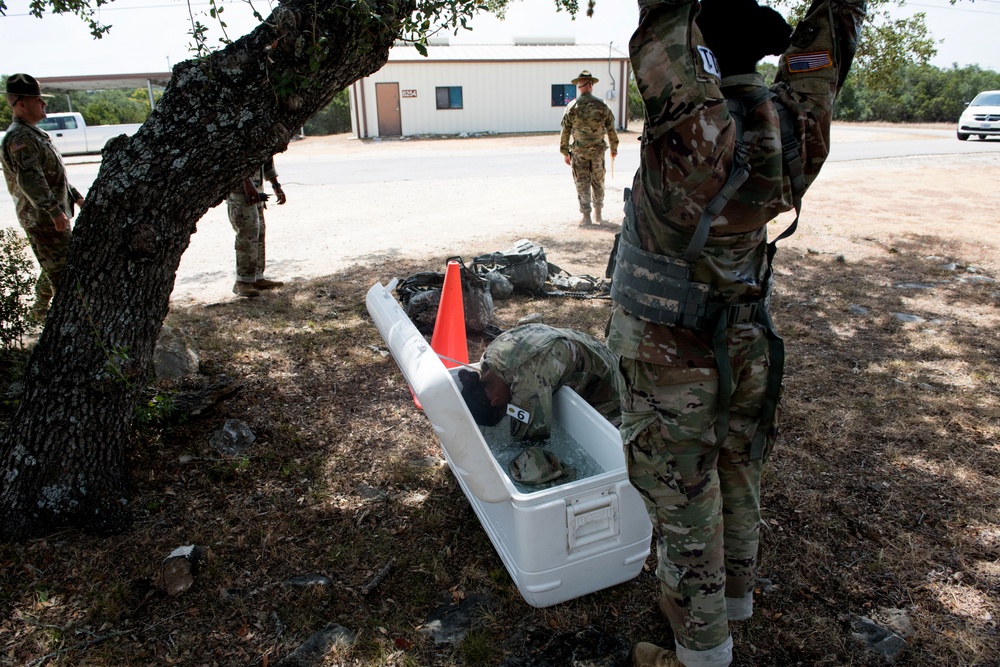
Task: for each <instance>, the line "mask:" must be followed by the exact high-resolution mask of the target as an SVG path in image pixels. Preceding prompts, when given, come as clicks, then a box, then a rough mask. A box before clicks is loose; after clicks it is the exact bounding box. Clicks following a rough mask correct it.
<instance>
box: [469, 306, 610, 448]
mask: <svg viewBox="0 0 1000 667" xmlns="http://www.w3.org/2000/svg"><path fill="white" fill-rule="evenodd" d="M479 367H480V373H481V375H477V374H476V373H474V372H472V371H467V370H461V371H459V373H458V375H459V380H460V381H461V383H462V397H463V398H464V399H465V402H466V405H468V406H469V411H470V412H471V413H472V416H473V418H474V419H475V420H476V423H477V424H480V425H481V426H496V425H497V424H498V423H499V422H500V420H501V419H503V418H504V416H505V415H510V416H511V434H512V435H513V436H514V437H515V438H520V439H523V440H537V439H543V438H548V437H549V434H550V432H551V430H552V395H553V394H554V393H555V392H556V391H557V390H558V389H559V388H560V387H562V386H568V387H570V388H571V389H573V391H575V392H576V393H578V394H579V395H580V397H581V398H583V400H585V401H587V402H588V403H589V404H590V405H592V406H593V407H594V408H595V409H596V410H597V411H598V412H600V413H601V414H602V415H604V417H605V418H606V419H608V421H611V422H612V423H615V424H617V423H618V419H619V415H620V409H621V396H622V388H623V387H622V380H621V374H620V373H619V372H618V358H617V357H615V355H614V354H612V353H611V351H610V350H608V348H607V346H606V345H605V344H604V343H602V342H601V341H599V340H597V339H596V338H594V337H593V336H590V335H588V334H585V333H582V332H580V331H573V330H571V329H556V328H553V327H550V326H546V325H544V324H526V325H524V326H520V327H515V328H514V329H511V330H510V331H507V332H505V333H502V334H500V335H499V336H497V338H496V340H494V341H493V342H492V343H490V345H489V347H487V348H486V351H485V352H483V358H482V361H481V363H480V366H479Z"/></svg>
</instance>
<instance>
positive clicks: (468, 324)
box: [396, 257, 494, 334]
mask: <svg viewBox="0 0 1000 667" xmlns="http://www.w3.org/2000/svg"><path fill="white" fill-rule="evenodd" d="M448 259H449V261H451V260H455V261H457V262H458V263H459V264H460V265H461V271H460V274H461V276H462V306H463V310H464V311H465V329H466V331H471V332H474V333H483V332H488V331H490V330H492V329H493V328H494V327H492V324H493V297H492V296H490V290H489V283H488V282H487V281H486V280H485V279H484V278H481V277H480V276H477V275H476V274H475V273H473V272H472V271H471V270H470V269H468V268H467V267H466V266H465V264H464V263H463V262H462V258H461V257H449V258H448ZM443 287H444V274H443V273H438V272H437V271H421V272H420V273H414V274H413V275H412V276H410V277H408V278H405V279H404V280H402V281H400V283H399V284H398V285H396V294H397V295H399V299H400V301H402V302H403V310H405V311H406V315H407V317H409V318H410V320H411V321H412V322H413V324H414V325H415V326H416V327H417V330H418V331H420V333H422V334H431V333H433V332H434V322H435V321H436V320H437V311H438V304H439V303H440V302H441V290H442V288H443Z"/></svg>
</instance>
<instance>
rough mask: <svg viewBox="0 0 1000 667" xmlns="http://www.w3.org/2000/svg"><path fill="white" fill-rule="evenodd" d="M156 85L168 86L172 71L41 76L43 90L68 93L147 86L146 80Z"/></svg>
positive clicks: (39, 79) (40, 81)
mask: <svg viewBox="0 0 1000 667" xmlns="http://www.w3.org/2000/svg"><path fill="white" fill-rule="evenodd" d="M147 81H148V82H151V83H152V84H153V85H154V86H166V85H167V82H168V81H170V72H151V73H147V74H91V75H89V76H47V77H39V78H38V83H39V85H40V86H41V87H42V90H44V91H48V92H58V93H68V92H70V91H72V90H113V89H116V88H145V87H146V82H147Z"/></svg>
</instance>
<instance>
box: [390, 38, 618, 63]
mask: <svg viewBox="0 0 1000 667" xmlns="http://www.w3.org/2000/svg"><path fill="white" fill-rule="evenodd" d="M607 59H611V60H628V56H627V55H625V54H624V53H622V52H621V51H618V50H617V49H615V48H614V47H612V46H610V45H608V44H457V45H454V46H448V45H438V44H433V43H431V44H429V45H428V46H427V56H426V57H424V56H422V55H420V53H419V52H418V51H417V49H416V47H413V46H406V45H397V46H394V47H392V49H390V50H389V62H390V63H405V62H421V63H426V62H483V61H494V62H509V61H518V60H524V61H538V60H544V61H572V60H607Z"/></svg>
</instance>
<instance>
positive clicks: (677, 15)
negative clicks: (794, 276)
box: [608, 0, 865, 365]
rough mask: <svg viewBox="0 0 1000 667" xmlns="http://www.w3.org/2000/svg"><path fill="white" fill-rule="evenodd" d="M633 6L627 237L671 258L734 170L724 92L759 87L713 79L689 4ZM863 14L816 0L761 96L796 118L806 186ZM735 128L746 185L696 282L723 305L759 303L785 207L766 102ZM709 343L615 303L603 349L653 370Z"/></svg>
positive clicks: (747, 79) (717, 223)
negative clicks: (634, 93)
mask: <svg viewBox="0 0 1000 667" xmlns="http://www.w3.org/2000/svg"><path fill="white" fill-rule="evenodd" d="M639 5H640V18H639V27H638V29H637V30H636V32H635V33H634V34H633V35H632V39H631V41H630V42H629V52H630V55H631V60H632V67H633V70H634V72H635V78H636V83H637V84H638V87H639V92H640V94H641V95H642V98H643V104H644V106H645V115H646V123H645V126H644V129H643V137H642V147H641V155H640V167H639V170H638V171H637V172H636V175H635V179H634V181H633V186H632V205H633V207H634V211H635V221H634V229H632V230H631V238H632V240H634V241H635V242H636V243H635V244H636V245H638V246H639V247H641V248H642V249H643V250H646V251H648V252H652V253H656V254H659V255H666V256H668V257H675V258H679V257H682V256H683V254H684V251H685V249H686V248H687V246H688V243H689V241H690V240H691V236H692V234H693V232H694V229H695V228H696V227H697V225H698V221H699V220H700V218H701V214H702V211H703V210H704V208H705V206H706V205H707V203H708V202H709V201H710V200H711V199H712V198H713V197H714V196H715V195H716V194H717V193H718V192H719V190H720V189H721V188H722V186H723V185H724V184H725V182H726V179H727V178H728V176H729V172H730V168H731V166H732V163H733V155H734V150H735V146H736V139H737V137H736V128H735V123H734V121H733V120H732V118H731V117H730V114H729V110H728V108H727V106H726V101H725V97H724V94H723V93H725V94H726V95H739V94H740V93H745V92H747V91H749V90H753V89H759V88H761V87H763V86H764V81H763V78H762V77H760V76H759V75H757V74H749V75H741V76H734V77H727V78H726V79H724V80H723V79H720V78H719V75H718V73H717V70H716V69H714V68H713V67H712V62H713V60H714V58H713V57H712V56H711V52H710V51H708V49H707V47H705V45H704V40H703V39H702V37H701V32H700V30H698V28H697V26H696V25H695V22H694V21H695V17H696V16H697V12H698V8H699V5H698V3H696V2H694V1H693V0H690V1H685V0H640V2H639ZM864 16H865V0H813V2H812V4H811V6H810V8H809V11H808V12H807V14H806V16H805V18H803V19H802V21H801V22H800V23H799V24H798V26H797V27H796V29H795V31H794V33H793V34H792V38H791V45H790V47H789V48H788V50H787V51H786V52H785V54H784V55H782V57H781V59H780V62H779V64H778V75H777V77H776V80H775V83H774V84H773V85H772V86H770V90H771V91H772V92H773V93H774V94H775V96H776V99H777V100H779V101H780V102H781V103H782V104H783V105H784V106H785V107H786V108H787V109H788V110H789V111H790V113H791V116H792V117H793V118H794V119H795V129H796V131H797V133H798V139H799V147H800V155H801V158H802V163H803V170H804V176H805V182H806V186H807V187H808V186H809V185H810V184H811V183H812V182H813V180H814V179H815V178H816V176H817V174H818V173H819V170H820V168H821V167H822V166H823V163H824V162H825V160H826V158H827V156H828V154H829V146H830V124H831V120H832V113H833V103H834V100H835V98H836V95H837V92H838V87H839V86H840V85H842V83H843V80H844V77H845V76H846V75H847V71H848V69H849V68H850V64H851V61H852V59H853V56H854V52H855V50H856V48H857V39H858V35H859V34H860V31H861V24H862V21H863V19H864ZM706 54H707V55H706ZM743 129H744V133H743V136H744V139H745V140H746V142H747V148H748V158H747V161H748V163H749V166H750V177H749V179H748V180H747V181H746V183H744V184H743V186H742V187H741V188H740V189H739V190H738V191H737V193H736V195H735V196H734V197H732V198H731V199H730V201H729V202H728V204H727V205H726V206H725V208H723V210H722V212H721V213H720V215H719V216H718V217H717V218H716V219H715V220H714V221H713V222H712V226H711V228H710V235H709V239H708V243H707V244H706V246H705V248H704V250H703V251H702V253H701V256H700V258H699V259H697V260H696V262H695V265H694V275H693V279H694V280H695V281H697V282H700V283H706V284H709V285H711V286H712V288H713V290H714V298H715V299H716V300H718V301H724V302H728V303H733V302H737V301H750V300H754V299H758V298H760V297H761V296H762V289H763V282H764V279H765V276H766V274H767V268H768V267H767V259H766V255H765V247H766V241H767V229H766V225H767V223H768V222H769V221H771V220H772V219H773V218H774V217H775V216H776V215H777V214H778V213H781V212H783V211H787V210H789V209H791V208H792V207H793V204H792V192H791V184H790V180H789V176H788V174H787V173H786V171H785V167H784V163H783V161H782V157H781V129H780V125H779V120H778V115H777V112H776V110H775V107H774V103H773V102H771V101H767V102H765V103H763V104H761V105H760V106H758V107H756V109H754V110H753V112H752V113H751V114H749V115H748V116H747V117H745V118H744V121H743ZM692 147H693V148H692ZM708 339H710V336H708V334H705V333H704V332H696V331H688V330H684V329H677V328H672V327H668V326H663V325H658V324H653V323H650V322H645V321H643V320H640V319H639V318H637V317H634V316H632V315H631V314H629V313H628V312H626V311H625V310H624V309H622V308H621V306H617V305H616V306H615V308H614V310H613V312H612V318H611V322H610V323H609V335H608V345H609V347H611V349H612V350H614V351H615V352H617V353H618V354H620V355H622V356H625V357H628V358H633V359H642V360H644V361H648V362H650V363H657V364H664V365H674V364H676V363H677V360H678V358H684V350H685V349H687V348H690V347H699V346H701V345H703V344H705V342H706V341H707V340H708Z"/></svg>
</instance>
